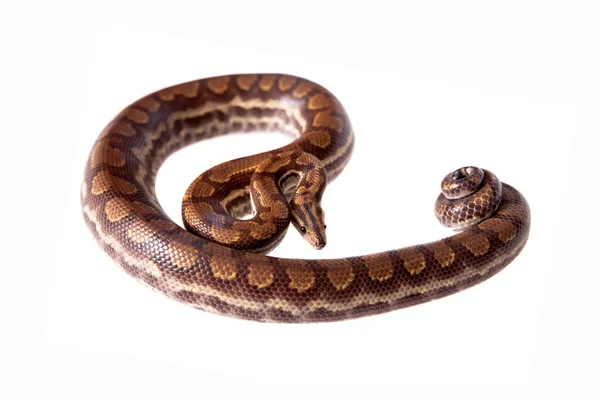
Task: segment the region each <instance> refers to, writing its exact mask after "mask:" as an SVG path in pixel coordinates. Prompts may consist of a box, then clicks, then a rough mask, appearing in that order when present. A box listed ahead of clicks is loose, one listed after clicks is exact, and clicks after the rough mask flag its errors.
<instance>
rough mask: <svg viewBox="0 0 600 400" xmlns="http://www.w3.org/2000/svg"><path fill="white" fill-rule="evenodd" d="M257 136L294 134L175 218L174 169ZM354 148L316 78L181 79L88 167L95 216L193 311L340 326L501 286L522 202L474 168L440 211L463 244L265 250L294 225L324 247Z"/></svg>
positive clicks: (114, 125) (521, 230)
mask: <svg viewBox="0 0 600 400" xmlns="http://www.w3.org/2000/svg"><path fill="white" fill-rule="evenodd" d="M256 130H261V131H279V132H284V133H287V134H291V135H293V136H294V137H295V140H294V141H292V142H291V143H290V144H288V145H287V146H284V147H282V148H279V149H275V150H272V151H268V152H264V153H260V154H256V155H253V156H248V157H243V158H240V159H237V160H233V161H229V162H226V163H223V164H221V165H218V166H216V167H213V168H211V169H210V170H208V171H207V172H205V173H203V174H202V175H200V176H199V177H198V178H197V179H196V180H194V182H193V183H192V184H191V185H190V187H189V188H188V190H187V191H186V193H185V195H184V200H183V203H182V217H183V220H184V225H185V226H186V228H188V230H189V231H186V230H184V229H182V228H181V227H180V226H179V225H177V224H176V223H174V222H173V221H172V220H171V219H170V218H169V217H168V216H167V215H166V214H165V212H164V211H163V209H162V208H161V207H160V205H159V202H158V199H157V197H156V193H155V178H156V173H157V171H158V168H159V167H160V165H161V164H162V162H163V161H164V160H165V159H166V158H167V157H168V156H169V155H170V154H172V153H173V152H175V151H176V150H178V149H179V148H181V147H184V146H187V145H189V144H191V143H194V142H197V141H199V140H202V139H206V138H210V137H214V136H218V135H223V134H227V133H231V132H245V131H256ZM353 147H354V134H353V130H352V126H351V124H350V120H349V119H348V116H347V114H346V112H345V110H344V109H343V107H342V105H341V104H340V102H339V101H338V100H337V99H336V98H335V97H334V96H333V95H332V94H331V93H330V92H329V91H327V90H326V89H324V88H323V87H321V86H319V85H317V84H315V83H313V82H310V81H308V80H305V79H301V78H298V77H294V76H289V75H273V74H264V75H259V74H248V75H228V76H220V77H214V78H208V79H202V80H197V81H192V82H187V83H183V84H180V85H176V86H172V87H169V88H166V89H162V90H159V91H157V92H155V93H152V94H150V95H148V96H145V97H143V98H141V99H140V100H138V101H136V102H134V103H133V104H131V105H130V106H129V107H127V108H125V109H124V110H123V111H122V112H121V113H120V114H119V115H117V117H116V118H115V119H114V120H113V121H111V122H110V123H109V124H108V126H107V127H106V128H105V129H104V130H103V131H102V133H101V134H100V136H99V137H98V139H97V141H96V143H95V144H94V147H93V149H92V151H91V154H90V157H89V159H88V162H87V164H86V167H85V177H84V181H83V184H82V188H81V203H82V207H83V214H84V218H85V221H86V223H87V225H88V227H89V228H90V230H91V232H92V234H93V235H94V237H95V238H96V240H97V241H98V242H99V243H100V245H101V246H102V247H103V249H104V250H105V251H106V252H107V253H108V254H109V255H110V256H111V257H112V258H113V259H114V260H115V261H116V262H117V263H118V264H119V265H120V266H121V267H122V268H123V269H124V270H125V271H126V272H127V273H128V274H130V275H131V276H133V277H134V278H136V279H137V280H138V281H140V282H142V283H144V284H146V285H148V286H150V287H152V288H154V289H156V290H157V291H159V292H162V293H164V294H165V295H167V296H168V297H170V298H173V299H175V300H178V301H180V302H182V303H185V304H188V305H190V306H192V307H195V308H198V309H201V310H205V311H210V312H214V313H218V314H223V315H228V316H233V317H237V318H243V319H249V320H256V321H272V322H322V321H336V320H343V319H350V318H357V317H361V316H365V315H371V314H377V313H382V312H387V311H390V310H395V309H399V308H402V307H407V306H412V305H415V304H420V303H424V302H427V301H430V300H433V299H437V298H440V297H443V296H447V295H449V294H452V293H455V292H458V291H460V290H463V289H465V288H468V287H470V286H473V285H475V284H477V283H479V282H481V281H483V280H485V279H487V278H489V277H490V276H492V275H494V274H495V273H497V272H498V271H500V270H501V269H502V268H504V267H505V266H506V265H508V264H509V263H510V262H511V261H512V260H513V259H514V258H515V257H516V256H517V255H518V254H519V252H520V251H521V250H522V248H523V247H524V246H525V243H526V241H527V238H528V234H529V226H530V214H529V207H528V205H527V202H526V200H525V199H524V197H523V196H522V195H521V194H520V193H519V192H518V191H517V190H516V189H514V188H513V187H511V186H510V185H507V184H502V183H500V181H499V180H498V179H497V178H496V177H495V176H494V175H493V174H492V173H491V172H489V171H486V170H482V169H479V168H476V167H466V168H461V169H459V170H457V171H455V172H453V173H451V174H449V175H448V176H447V177H446V178H444V180H443V182H442V194H440V197H439V198H438V200H437V202H436V206H435V210H436V216H437V218H438V220H440V222H442V223H443V224H445V225H447V226H449V227H452V228H454V229H457V230H461V232H459V233H457V234H455V235H453V236H450V237H448V238H445V239H443V240H439V241H436V242H432V243H427V244H422V245H416V246H411V247H406V248H402V249H397V250H391V251H386V252H383V253H377V254H370V255H365V256H358V257H348V258H340V259H331V260H301V259H283V258H274V257H269V256H266V255H263V254H260V253H265V252H268V251H270V250H271V249H272V248H274V247H275V246H276V245H277V244H278V243H279V242H280V241H281V239H282V238H283V236H284V234H285V232H286V230H287V228H288V226H289V224H290V222H291V223H292V225H293V226H295V227H296V228H297V230H298V231H299V232H300V233H301V234H302V235H303V237H304V238H305V239H306V240H307V241H308V242H309V243H310V244H311V245H312V246H313V247H315V248H322V247H323V246H324V245H325V242H326V235H325V228H326V227H325V217H324V213H323V210H322V209H321V207H320V200H321V196H322V194H323V190H324V188H325V185H326V184H327V183H328V182H331V181H332V180H333V179H335V178H336V177H337V176H338V174H339V173H340V172H341V171H342V170H343V168H344V167H345V165H346V164H347V162H348V160H349V159H350V156H351V153H352V149H353ZM247 216H250V218H249V219H247V218H246V219H243V217H247ZM390 224H393V222H390Z"/></svg>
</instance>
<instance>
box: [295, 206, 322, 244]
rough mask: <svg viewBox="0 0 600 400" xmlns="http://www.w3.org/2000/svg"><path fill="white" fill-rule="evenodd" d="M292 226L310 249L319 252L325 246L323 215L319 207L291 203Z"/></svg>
mask: <svg viewBox="0 0 600 400" xmlns="http://www.w3.org/2000/svg"><path fill="white" fill-rule="evenodd" d="M290 206H291V207H290V208H291V214H292V215H291V216H292V218H291V219H292V224H293V225H294V227H296V229H297V230H298V232H300V234H301V235H302V237H303V238H304V240H306V241H307V242H308V243H309V244H310V245H311V246H312V247H314V248H315V249H317V250H321V249H322V248H323V247H325V245H326V244H327V236H326V235H325V228H326V226H325V214H324V213H323V209H322V208H321V206H320V205H318V204H316V203H312V204H296V203H294V201H292V204H291V205H290Z"/></svg>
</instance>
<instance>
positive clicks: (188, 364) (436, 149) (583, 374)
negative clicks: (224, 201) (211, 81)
mask: <svg viewBox="0 0 600 400" xmlns="http://www.w3.org/2000/svg"><path fill="white" fill-rule="evenodd" d="M90 3H91V2H90ZM351 3H352V2H337V1H332V2H328V1H318V2H312V1H307V0H302V1H293V2H284V1H272V2H265V1H246V2H239V3H237V2H219V1H210V2H207V1H189V2H177V1H157V2H155V1H144V2H142V1H139V2H125V1H118V2H110V1H102V2H97V4H96V5H89V4H88V5H82V4H83V2H72V3H71V2H66V1H62V2H60V1H58V2H44V3H42V2H40V3H38V4H36V3H35V2H34V3H33V4H27V5H21V6H19V8H18V9H15V8H14V7H15V6H14V5H12V4H11V5H4V6H3V7H2V16H1V17H0V19H1V20H2V21H1V22H2V23H1V24H0V30H1V32H0V33H1V37H0V41H1V42H2V48H1V51H2V59H3V61H1V63H0V65H1V67H0V68H1V71H2V72H1V74H0V79H1V84H2V86H1V89H2V93H1V94H2V95H1V97H0V102H1V103H2V107H1V109H2V112H1V115H2V125H1V126H2V143H3V144H2V145H0V146H1V147H0V148H1V149H2V156H1V157H0V162H1V164H2V165H1V167H2V183H3V185H2V187H3V189H2V196H1V199H0V201H1V202H2V211H3V218H2V221H3V223H2V225H0V226H1V227H2V230H1V232H2V235H3V239H2V272H3V273H2V278H1V279H0V287H1V290H0V300H1V303H0V304H1V307H2V322H1V324H2V329H1V330H0V336H1V338H0V339H1V340H0V346H1V348H2V353H1V354H2V355H1V356H0V367H1V368H2V369H4V371H2V372H1V374H0V376H1V377H2V378H1V380H2V382H3V383H2V384H1V385H0V393H2V392H5V394H4V395H2V396H0V397H2V398H6V399H12V398H42V396H43V397H44V398H59V397H60V398H125V397H128V398H142V396H143V397H144V398H158V397H161V398H175V397H183V396H186V398H188V397H190V396H191V397H194V398H228V397H233V398H244V399H245V398H258V397H276V398H290V397H291V398H296V397H297V398H307V397H308V398H321V397H323V398H324V397H327V398H338V397H340V398H341V397H346V398H348V397H350V398H354V397H356V398H380V397H400V396H402V397H405V396H410V397H424V398H427V397H429V396H431V397H436V398H439V397H441V396H444V397H450V398H453V397H455V396H458V394H460V396H461V397H465V396H467V397H470V396H471V395H472V396H474V397H476V398H490V397H495V396H497V397H500V398H507V397H508V396H511V398H531V397H534V398H537V397H538V396H539V397H541V396H542V395H544V396H548V394H552V393H564V395H568V396H569V398H586V397H588V398H592V397H594V396H595V395H596V396H597V395H598V389H597V378H598V369H599V367H598V359H599V357H600V351H599V346H598V336H599V334H600V329H599V328H598V326H597V323H598V304H600V302H599V300H600V299H599V297H600V296H599V295H598V279H599V278H600V272H599V268H598V267H600V262H599V261H598V257H600V253H599V252H598V244H597V241H596V240H594V239H597V238H598V234H597V227H598V223H599V222H600V221H598V216H597V213H598V194H599V193H598V189H597V175H598V170H599V168H598V162H597V155H598V143H597V141H596V138H597V137H598V134H599V128H600V95H599V93H600V59H599V49H600V40H599V38H600V28H599V26H600V25H599V24H598V21H599V17H600V14H599V13H598V11H597V10H596V9H595V8H594V6H593V5H594V4H593V3H594V2H591V1H590V2H575V1H564V2H557V1H539V2H536V1H503V2H482V1H472V2H467V1H452V2H444V1H440V2H431V1H420V2H416V1H415V2H396V3H397V4H394V5H392V2H389V3H388V2H377V1H368V2H354V3H352V4H351ZM239 72H285V73H290V74H296V75H300V76H304V77H306V78H309V79H311V80H314V81H316V82H319V83H321V84H322V85H324V86H326V87H327V88H329V89H330V90H331V91H332V92H333V93H335V94H336V96H337V97H338V98H339V99H340V100H341V101H342V103H343V104H344V105H345V107H346V109H347V110H348V112H349V114H350V116H351V118H352V122H353V124H354V127H355V131H356V137H357V139H356V150H355V153H354V156H353V158H352V160H351V162H350V164H349V165H348V167H347V169H346V170H345V171H344V172H343V174H342V175H341V176H340V178H339V179H338V180H337V181H335V182H334V183H332V184H331V185H329V187H328V189H327V191H326V193H325V197H324V208H325V210H326V215H327V224H328V239H329V243H328V246H327V248H326V249H325V250H323V251H322V252H320V253H316V252H315V251H314V250H312V249H311V248H309V246H308V245H306V244H305V243H304V242H302V240H301V239H300V237H299V235H297V234H296V233H295V232H294V231H292V230H291V231H290V233H289V235H288V236H287V237H286V239H285V241H284V243H283V244H282V245H281V246H280V247H279V248H278V249H277V250H276V251H275V252H274V255H278V256H286V257H303V258H316V257H325V258H329V257H342V256H350V255H359V254H365V253H370V252H375V251H383V250H387V249H392V248H397V247H402V246H406V245H412V244H417V243H422V242H425V241H430V240H436V239H439V238H441V237H443V236H445V235H448V234H449V233H450V232H447V231H446V230H444V229H443V228H441V227H439V226H438V225H437V222H436V220H435V217H434V216H433V213H432V208H433V201H434V200H435V197H436V196H437V193H438V187H439V181H440V180H441V178H442V177H443V176H444V175H445V174H446V173H448V172H450V171H452V170H453V169H455V168H458V167H461V166H465V165H471V164H473V165H478V166H481V167H484V168H488V169H490V170H492V171H494V172H495V173H496V174H497V175H498V176H499V177H500V178H501V179H502V180H503V181H505V182H508V183H510V184H512V185H513V186H515V187H517V188H518V189H520V190H521V191H522V193H523V194H524V195H525V196H526V198H527V199H528V201H529V203H530V206H531V210H532V217H533V219H532V221H533V222H532V228H531V235H530V239H529V242H528V244H527V246H526V248H525V249H524V251H523V253H522V254H521V255H520V256H519V257H518V258H517V260H515V261H514V262H513V263H512V264H511V265H509V266H508V267H507V268H506V269H505V270H504V271H502V272H501V273H500V274H498V275H497V276H495V277H493V278H492V279H490V280H489V281H486V282H484V283H483V284H480V285H478V286H476V287H474V288H472V289H469V290H467V291H465V292H462V293H460V294H457V295H454V296H451V297H448V298H445V299H442V300H438V301H435V302H432V303H428V304H425V305H420V306H418V307H413V308H410V309H405V310H400V311H397V312H393V313H389V314H384V315H380V316H376V317H370V318H364V319H359V320H355V321H348V322H340V323H333V324H322V325H305V326H286V325H272V324H258V323H252V322H246V321H238V320H233V319H228V318H223V317H218V316H214V315H209V314H206V313H202V312H199V311H196V310H193V309H191V308H187V307H184V306H182V305H180V304H178V303H175V302H173V301H170V300H168V299H166V298H165V297H163V296H161V295H159V294H156V293H154V292H152V291H150V290H148V289H147V288H145V287H143V286H142V285H139V284H138V283H136V282H135V281H134V280H133V279H130V278H129V277H128V276H127V275H126V274H124V273H123V272H121V271H120V270H119V269H118V268H117V267H116V266H115V265H114V264H112V263H111V261H110V260H109V259H108V258H107V257H106V256H104V255H103V253H102V251H101V250H100V248H99V247H98V246H97V245H96V244H95V243H94V240H93V238H92V236H91V235H90V234H89V233H88V232H87V229H86V228H85V225H84V223H83V219H82V217H81V211H80V206H79V184H80V181H81V177H82V173H83V166H84V162H85V160H86V158H87V155H88V152H89V150H90V149H91V146H92V144H93V142H94V140H95V138H96V136H97V135H98V133H99V132H100V131H101V129H102V128H103V127H104V125H105V124H106V123H107V122H108V121H109V120H110V119H111V118H112V117H113V116H114V115H115V114H116V113H117V112H118V111H119V110H120V109H122V108H123V107H125V106H126V105H127V104H129V103H130V102H132V101H134V100H136V99H137V98H139V97H140V96H142V95H144V94H146V93H149V92H151V91H154V90H157V89H159V88H162V87H164V86H167V85H171V84H175V83H179V82H184V81H187V80H192V79H197V78H203V77H208V76H213V75H220V74H226V73H239ZM287 140H288V139H287V138H285V137H283V136H279V135H274V134H255V135H246V136H232V137H226V138H220V139H216V140H212V141H209V142H204V143H201V144H199V145H196V146H193V147H191V148H188V149H185V150H183V151H180V152H179V153H177V154H176V155H175V156H173V157H172V158H171V159H169V160H168V161H167V162H166V164H165V165H164V167H163V168H162V169H161V171H160V174H159V178H158V194H159V199H160V200H161V202H162V204H163V206H164V207H165V209H166V210H167V212H168V213H169V215H171V216H172V217H173V218H174V219H175V220H176V221H180V217H179V206H180V205H179V204H180V203H179V202H180V199H181V197H182V195H183V192H184V191H185V189H186V188H187V185H188V184H189V183H190V182H191V181H192V180H193V178H194V177H195V176H196V175H198V174H199V173H201V172H203V171H204V170H206V169H207V168H210V167H211V166H213V165H215V164H217V163H219V162H222V161H226V160H228V159H231V158H234V157H238V156H243V155H247V154H252V153H254V152H259V151H263V150H266V149H269V148H272V147H276V146H280V145H283V144H284V143H287ZM373 210H375V211H373ZM284 384H287V385H290V386H286V387H283V386H280V385H284ZM431 384H461V386H454V385H452V386H446V385H443V386H431ZM481 384H494V385H493V386H482V385H481ZM513 384H527V385H526V386H525V385H517V386H514V385H513ZM310 385H314V386H310ZM336 385H337V386H336ZM367 385H374V386H373V387H368V386H367ZM395 385H401V386H395Z"/></svg>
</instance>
